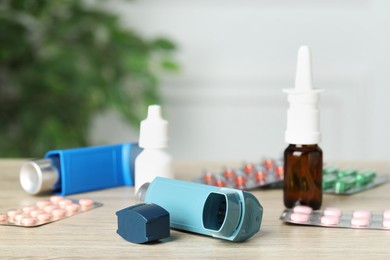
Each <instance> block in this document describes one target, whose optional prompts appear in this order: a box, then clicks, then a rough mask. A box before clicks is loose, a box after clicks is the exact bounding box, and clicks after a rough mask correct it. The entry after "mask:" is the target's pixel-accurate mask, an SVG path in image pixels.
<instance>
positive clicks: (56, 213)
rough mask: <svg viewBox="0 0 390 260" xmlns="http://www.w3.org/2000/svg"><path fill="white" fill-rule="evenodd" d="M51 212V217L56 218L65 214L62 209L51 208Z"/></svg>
mask: <svg viewBox="0 0 390 260" xmlns="http://www.w3.org/2000/svg"><path fill="white" fill-rule="evenodd" d="M51 214H52V215H53V217H54V218H55V219H58V218H62V217H64V216H65V214H66V211H65V210H64V209H53V211H52V212H51Z"/></svg>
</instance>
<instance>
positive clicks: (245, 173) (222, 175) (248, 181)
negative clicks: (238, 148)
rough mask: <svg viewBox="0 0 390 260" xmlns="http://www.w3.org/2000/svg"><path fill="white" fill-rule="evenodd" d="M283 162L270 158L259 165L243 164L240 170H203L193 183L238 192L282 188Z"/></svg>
mask: <svg viewBox="0 0 390 260" xmlns="http://www.w3.org/2000/svg"><path fill="white" fill-rule="evenodd" d="M283 176H284V169H283V162H282V161H281V160H275V159H272V158H266V159H263V160H262V161H261V162H259V163H243V164H242V167H240V168H231V167H224V168H223V169H222V170H221V171H220V172H213V171H210V170H204V171H203V174H202V177H201V178H198V179H195V180H194V181H195V182H199V183H203V184H208V185H214V186H218V187H227V188H234V189H240V190H251V189H255V188H258V187H274V186H275V185H276V186H277V187H282V186H283Z"/></svg>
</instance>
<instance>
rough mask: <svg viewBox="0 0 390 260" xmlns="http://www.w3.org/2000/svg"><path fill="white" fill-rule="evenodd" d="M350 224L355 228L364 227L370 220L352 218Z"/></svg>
mask: <svg viewBox="0 0 390 260" xmlns="http://www.w3.org/2000/svg"><path fill="white" fill-rule="evenodd" d="M351 224H352V226H355V227H366V226H368V224H370V220H369V219H368V218H352V219H351Z"/></svg>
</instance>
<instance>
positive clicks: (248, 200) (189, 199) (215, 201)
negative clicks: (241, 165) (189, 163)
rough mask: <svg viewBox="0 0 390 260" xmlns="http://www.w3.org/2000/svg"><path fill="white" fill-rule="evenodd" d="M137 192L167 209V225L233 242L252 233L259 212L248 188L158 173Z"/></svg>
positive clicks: (143, 198)
mask: <svg viewBox="0 0 390 260" xmlns="http://www.w3.org/2000/svg"><path fill="white" fill-rule="evenodd" d="M137 196H138V198H139V199H140V200H144V201H145V202H149V203H154V204H157V205H159V206H161V207H163V208H164V209H165V210H167V211H168V212H169V215H170V225H171V228H176V229H181V230H186V231H190V232H194V233H199V234H203V235H208V236H213V237H216V238H221V239H226V240H230V241H236V242H238V241H244V240H246V239H248V238H250V237H252V236H253V235H254V234H256V233H257V232H258V231H259V229H260V225H261V220H262V215H263V207H262V206H261V205H260V203H259V201H258V200H257V199H256V197H255V196H253V195H252V194H251V193H249V192H246V191H242V190H236V189H230V188H220V187H214V186H210V185H204V184H199V183H192V182H185V181H180V180H174V179H167V178H161V177H156V178H155V179H154V180H153V181H152V182H151V183H146V184H144V185H143V186H142V187H141V188H140V190H139V192H138V194H137Z"/></svg>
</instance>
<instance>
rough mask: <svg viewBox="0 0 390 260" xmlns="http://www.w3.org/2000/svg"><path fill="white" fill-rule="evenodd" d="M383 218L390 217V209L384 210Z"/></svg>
mask: <svg viewBox="0 0 390 260" xmlns="http://www.w3.org/2000/svg"><path fill="white" fill-rule="evenodd" d="M383 218H387V219H390V210H386V211H384V212H383Z"/></svg>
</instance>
